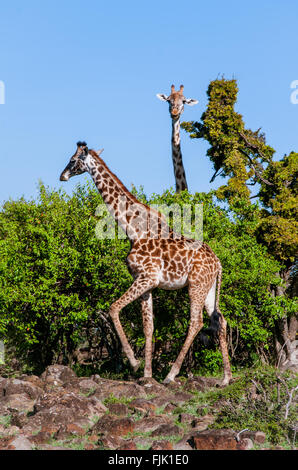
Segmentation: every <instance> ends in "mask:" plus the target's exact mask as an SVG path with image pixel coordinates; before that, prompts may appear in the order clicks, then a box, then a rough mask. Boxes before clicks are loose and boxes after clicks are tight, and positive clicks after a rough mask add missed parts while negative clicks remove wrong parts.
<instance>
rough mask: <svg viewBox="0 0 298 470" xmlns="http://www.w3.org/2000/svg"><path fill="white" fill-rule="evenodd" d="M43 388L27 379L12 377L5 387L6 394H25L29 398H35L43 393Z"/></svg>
mask: <svg viewBox="0 0 298 470" xmlns="http://www.w3.org/2000/svg"><path fill="white" fill-rule="evenodd" d="M42 391H43V390H42V388H41V387H39V386H37V385H34V384H33V383H31V382H29V381H27V380H19V379H10V380H8V381H7V383H6V386H5V387H4V390H3V392H4V396H5V397H7V396H9V395H17V394H23V395H24V394H25V395H27V398H30V399H31V400H35V399H36V398H37V397H39V395H40V394H41V393H42Z"/></svg>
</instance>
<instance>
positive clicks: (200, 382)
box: [183, 377, 220, 392]
mask: <svg viewBox="0 0 298 470" xmlns="http://www.w3.org/2000/svg"><path fill="white" fill-rule="evenodd" d="M219 384H220V381H219V380H218V379H215V378H213V377H192V378H189V379H188V380H187V382H186V383H185V385H184V387H183V388H184V389H185V390H187V391H189V392H204V391H206V390H208V388H211V387H216V386H218V385H219Z"/></svg>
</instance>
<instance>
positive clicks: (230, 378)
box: [220, 377, 233, 387]
mask: <svg viewBox="0 0 298 470" xmlns="http://www.w3.org/2000/svg"><path fill="white" fill-rule="evenodd" d="M232 382H233V378H232V377H226V378H224V379H223V381H222V382H221V384H220V386H221V387H226V386H227V385H229V384H230V383H232Z"/></svg>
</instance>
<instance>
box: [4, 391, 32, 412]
mask: <svg viewBox="0 0 298 470" xmlns="http://www.w3.org/2000/svg"><path fill="white" fill-rule="evenodd" d="M34 403H35V400H31V399H30V398H28V395H27V393H12V394H9V395H7V396H6V395H5V396H4V397H2V398H1V399H0V408H1V414H8V413H7V411H9V412H12V411H17V412H18V411H26V412H32V411H33V407H34Z"/></svg>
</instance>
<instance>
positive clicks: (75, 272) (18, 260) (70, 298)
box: [0, 184, 280, 377]
mask: <svg viewBox="0 0 298 470" xmlns="http://www.w3.org/2000/svg"><path fill="white" fill-rule="evenodd" d="M141 197H142V200H143V201H144V202H146V196H145V195H144V194H143V193H142V194H141ZM147 202H148V203H150V204H159V205H165V206H169V205H171V204H177V205H178V206H180V207H182V205H184V204H188V205H190V206H191V208H192V213H194V208H195V206H196V205H198V204H203V208H204V210H203V218H204V241H206V242H207V243H208V244H210V246H211V247H212V248H213V249H214V251H215V252H216V254H217V255H218V256H219V258H220V259H221V262H222V264H223V273H224V275H223V284H222V294H221V310H222V312H223V314H224V315H225V317H226V318H227V321H228V325H229V330H228V331H229V342H230V346H231V356H232V359H233V363H234V364H235V365H237V364H238V365H239V364H243V363H252V362H253V358H254V354H255V351H256V350H258V351H262V352H263V354H264V355H265V356H266V355H268V357H269V356H270V354H269V353H270V347H271V345H272V341H273V333H274V324H273V322H272V318H273V317H274V318H277V317H278V318H279V316H280V310H279V308H278V305H277V304H276V303H275V301H274V299H272V298H271V297H270V294H269V291H268V285H269V284H270V283H274V282H277V281H276V277H275V275H274V274H275V272H276V271H277V270H278V269H279V265H278V264H277V263H276V261H274V260H273V259H272V258H271V257H270V256H269V255H268V253H267V251H266V249H265V248H264V247H263V246H262V245H260V244H258V242H257V240H256V238H255V236H254V234H253V230H252V228H251V227H252V225H253V224H254V223H255V222H254V218H253V212H252V213H250V212H249V210H247V213H248V215H247V217H245V218H243V217H242V215H239V214H238V213H237V211H234V212H233V211H228V210H227V209H222V208H221V207H219V206H217V205H216V204H215V202H214V196H213V194H199V193H196V194H194V195H191V194H189V193H188V192H187V191H184V192H182V193H180V194H176V193H174V192H171V191H166V192H165V193H164V194H163V195H161V196H159V195H153V196H152V197H151V198H150V200H149V201H147ZM99 203H102V200H101V197H100V196H99V195H98V193H97V191H96V190H95V188H93V186H89V185H88V184H87V185H85V186H83V185H79V186H78V187H77V189H76V191H75V192H74V193H73V195H72V196H67V195H66V194H65V193H63V192H61V191H54V190H53V191H51V190H49V189H47V188H45V187H44V186H43V185H42V184H41V185H40V194H39V199H38V200H37V201H25V200H24V199H20V200H18V201H8V202H6V203H5V204H4V206H3V208H2V211H1V212H0V233H1V241H0V259H1V263H0V286H1V290H0V310H1V317H0V319H1V320H0V337H1V338H5V340H6V342H7V343H9V344H10V345H12V344H13V345H14V348H15V350H16V355H17V357H19V358H22V360H23V361H24V363H25V364H26V366H27V367H31V368H32V370H34V371H36V372H40V371H41V370H43V369H44V367H45V366H46V365H48V364H50V363H52V362H54V361H56V362H62V363H68V364H74V363H75V350H76V348H77V347H78V345H79V344H80V343H82V341H85V342H87V344H88V346H89V349H90V348H91V346H92V347H93V349H94V350H95V351H97V355H95V357H96V359H95V360H93V364H91V365H90V366H87V368H88V367H89V368H90V367H91V369H92V370H91V369H90V373H91V372H94V368H96V367H97V368H98V369H99V368H100V367H101V373H104V371H109V373H110V374H111V373H117V374H119V372H120V371H121V370H122V373H123V372H124V371H126V369H125V365H124V364H123V363H122V360H121V357H123V356H122V354H121V348H120V347H119V341H118V338H117V335H116V333H115V331H114V329H113V325H112V324H111V321H110V319H109V318H108V310H109V306H110V305H111V303H112V302H113V301H115V300H116V299H117V298H119V297H120V296H121V295H122V294H123V293H124V292H125V291H126V290H127V288H128V287H129V286H130V285H131V283H132V278H131V276H130V274H129V273H128V271H127V268H126V265H125V258H126V256H127V254H128V252H129V243H128V241H127V240H126V239H111V240H110V239H104V240H99V239H98V238H97V237H96V233H95V227H96V223H97V221H98V220H97V218H96V217H95V213H96V208H97V206H98V204H99ZM242 209H243V208H242ZM242 213H243V212H241V214H242ZM153 298H154V312H155V331H154V343H155V344H154V349H155V353H154V371H155V376H160V377H164V375H165V373H166V371H167V369H168V367H169V363H170V362H171V361H174V360H175V359H176V357H177V354H178V352H179V351H180V349H181V346H182V343H183V341H184V338H185V335H186V332H187V328H188V321H189V298H188V293H187V290H186V289H181V290H178V291H163V290H159V289H157V290H156V291H154V294H153ZM121 321H122V323H123V326H124V329H125V331H126V333H127V335H128V337H129V341H130V343H131V344H132V347H133V349H134V350H135V352H136V353H137V354H138V355H140V356H142V354H143V350H144V334H143V327H142V317H141V313H140V304H139V302H138V301H136V302H133V303H132V304H131V305H128V306H127V307H126V308H125V309H124V310H123V313H122V314H121ZM206 323H207V324H208V319H207V318H206ZM103 350H104V351H105V354H103V355H101V354H100V351H103ZM235 351H236V352H235ZM106 353H108V354H106ZM221 364H222V363H221V358H220V355H219V352H218V349H215V348H213V349H211V350H207V349H205V348H203V346H202V344H201V343H200V341H199V339H197V340H196V341H195V344H194V346H193V348H192V350H191V352H190V354H189V356H188V359H187V361H186V362H185V364H184V370H185V369H186V370H192V371H193V370H201V371H205V372H208V373H217V372H218V371H219V370H220V368H221ZM74 366H75V367H77V368H79V370H81V366H80V365H75V364H74ZM88 370H89V369H88ZM81 372H82V373H84V372H85V369H84V371H81ZM125 373H128V369H127V372H125Z"/></svg>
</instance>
